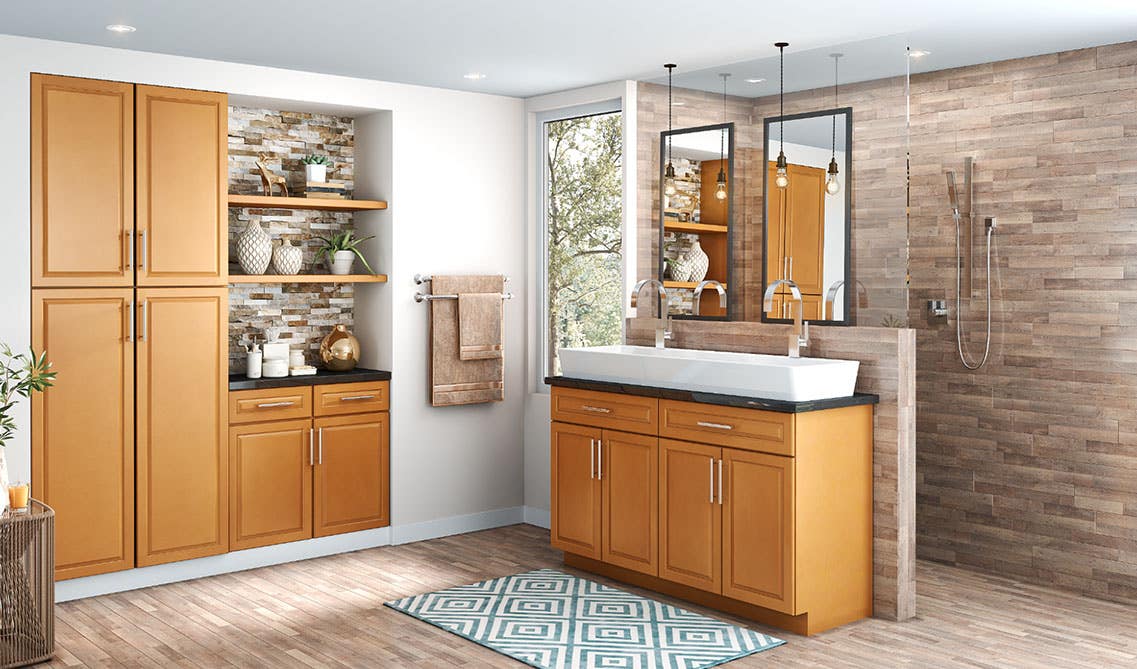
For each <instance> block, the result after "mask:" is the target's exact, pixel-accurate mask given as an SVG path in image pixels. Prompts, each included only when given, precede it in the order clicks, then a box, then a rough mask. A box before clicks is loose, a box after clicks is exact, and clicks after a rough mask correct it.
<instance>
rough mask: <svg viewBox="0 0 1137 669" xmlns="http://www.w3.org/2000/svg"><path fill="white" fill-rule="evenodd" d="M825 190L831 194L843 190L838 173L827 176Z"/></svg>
mask: <svg viewBox="0 0 1137 669" xmlns="http://www.w3.org/2000/svg"><path fill="white" fill-rule="evenodd" d="M825 192H826V193H829V194H830V195H836V194H837V193H840V192H841V182H840V181H838V180H837V175H836V174H830V175H829V176H828V177H826V178H825Z"/></svg>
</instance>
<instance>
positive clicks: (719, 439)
mask: <svg viewBox="0 0 1137 669" xmlns="http://www.w3.org/2000/svg"><path fill="white" fill-rule="evenodd" d="M551 402H552V404H551V407H552V420H553V424H552V461H551V464H552V491H553V495H552V517H551V520H552V523H551V525H552V528H551V535H550V536H551V539H552V545H553V546H554V547H556V548H560V549H561V550H563V551H565V563H566V564H568V565H570V566H573V567H578V568H581V569H586V570H591V571H595V572H598V573H601V574H604V575H606V576H609V577H612V578H616V579H620V580H625V581H628V582H630V583H633V584H635V585H639V586H641V587H645V588H650V589H655V590H658V591H660V592H664V593H667V594H670V595H673V596H677V597H681V598H685V599H689V600H692V601H695V602H697V603H700V604H703V605H705V606H710V607H714V608H720V609H722V610H725V611H729V612H731V613H733V614H736V615H741V616H746V617H750V618H753V619H756V620H760V621H762V622H765V623H767V624H772V625H776V626H779V627H783V628H786V629H789V630H791V631H794V632H797V633H800V634H815V633H817V632H820V631H823V630H825V629H829V628H831V627H835V626H837V625H841V624H844V623H846V622H850V621H853V620H857V619H859V618H863V617H867V616H869V615H872V406H871V405H857V406H844V407H838V408H832V409H825V410H818V411H808V412H802V413H783V412H777V411H763V410H758V409H748V408H736V407H727V406H718V405H710V404H702V403H696V402H680V401H674V400H659V399H654V398H649V397H641V396H631V395H624V394H619V393H607V392H596V391H587V390H578V389H573V388H566V387H554V388H553V391H552V398H551ZM632 406H634V407H637V408H638V410H639V411H641V412H643V414H646V415H651V416H654V417H655V421H654V422H652V423H651V424H650V425H649V424H647V423H641V424H640V425H641V427H639V428H638V429H637V433H635V434H631V433H622V432H617V431H612V430H609V429H606V428H605V427H604V423H610V422H611V421H613V420H626V419H627V415H628V413H629V407H632ZM584 407H591V408H590V409H584ZM598 439H599V440H600V441H601V442H602V444H603V448H600V449H599V450H598V449H597V448H596V445H595V442H596V441H597V440H598ZM649 452H650V453H653V454H654V457H651V456H648V455H646V454H647V453H649ZM617 453H618V455H615V454H617ZM603 491H608V492H606V493H605V492H603ZM617 491H618V493H617ZM609 533H611V535H612V536H615V537H618V538H619V542H618V543H614V544H613V545H615V546H617V547H618V550H609V549H608V539H607V537H608V536H609ZM652 537H654V539H652ZM648 543H650V544H652V548H651V549H645V548H644V547H645V546H646V545H647V544H648ZM629 555H631V556H632V558H633V559H631V560H629V559H628V557H629Z"/></svg>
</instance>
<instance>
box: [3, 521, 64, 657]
mask: <svg viewBox="0 0 1137 669" xmlns="http://www.w3.org/2000/svg"><path fill="white" fill-rule="evenodd" d="M54 651H55V512H54V511H52V510H51V507H49V506H48V505H46V504H44V503H43V502H39V501H37V500H34V499H33V500H31V501H30V502H29V503H28V508H27V510H26V511H21V512H15V513H14V512H12V511H10V510H9V511H5V512H4V513H3V515H0V667H2V668H3V669H7V668H8V667H23V666H26V665H29V664H35V663H37V662H44V661H46V660H49V659H51V656H52V653H53V652H54Z"/></svg>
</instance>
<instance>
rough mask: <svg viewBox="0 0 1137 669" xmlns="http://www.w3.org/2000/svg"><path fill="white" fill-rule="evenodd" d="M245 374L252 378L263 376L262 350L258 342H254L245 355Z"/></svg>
mask: <svg viewBox="0 0 1137 669" xmlns="http://www.w3.org/2000/svg"><path fill="white" fill-rule="evenodd" d="M245 376H247V377H249V378H250V379H259V378H261V351H260V347H259V345H257V344H253V347H252V348H251V349H249V353H248V355H247V356H246V357H245Z"/></svg>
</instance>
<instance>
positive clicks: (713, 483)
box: [707, 458, 715, 504]
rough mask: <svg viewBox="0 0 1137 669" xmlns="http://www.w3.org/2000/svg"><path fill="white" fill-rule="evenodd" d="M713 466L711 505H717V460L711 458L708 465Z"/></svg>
mask: <svg viewBox="0 0 1137 669" xmlns="http://www.w3.org/2000/svg"><path fill="white" fill-rule="evenodd" d="M707 464H709V465H710V466H711V504H714V503H715V459H714V458H711V459H710V461H708V463H707Z"/></svg>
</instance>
